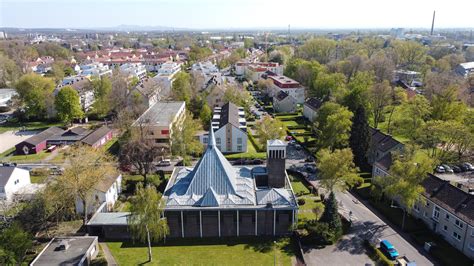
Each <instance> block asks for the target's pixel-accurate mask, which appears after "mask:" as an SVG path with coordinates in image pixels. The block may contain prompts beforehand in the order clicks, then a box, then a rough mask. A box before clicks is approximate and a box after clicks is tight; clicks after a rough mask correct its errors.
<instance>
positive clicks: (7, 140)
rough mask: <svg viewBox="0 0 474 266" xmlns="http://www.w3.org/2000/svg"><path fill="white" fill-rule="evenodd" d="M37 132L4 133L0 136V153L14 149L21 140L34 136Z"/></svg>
mask: <svg viewBox="0 0 474 266" xmlns="http://www.w3.org/2000/svg"><path fill="white" fill-rule="evenodd" d="M37 133H38V131H21V132H19V131H6V132H4V133H2V134H0V153H2V152H4V151H6V150H8V149H10V148H12V147H14V146H15V145H16V144H18V143H20V142H22V141H23V140H25V139H27V138H29V137H31V136H33V135H36V134H37Z"/></svg>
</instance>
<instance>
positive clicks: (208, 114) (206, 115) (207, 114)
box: [199, 103, 212, 128]
mask: <svg viewBox="0 0 474 266" xmlns="http://www.w3.org/2000/svg"><path fill="white" fill-rule="evenodd" d="M199 118H200V119H201V122H202V125H203V127H204V128H208V127H209V124H210V123H211V119H212V111H211V108H210V107H209V105H207V103H204V105H203V106H202V109H201V112H200V114H199Z"/></svg>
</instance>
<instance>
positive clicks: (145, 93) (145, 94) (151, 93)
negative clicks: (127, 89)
mask: <svg viewBox="0 0 474 266" xmlns="http://www.w3.org/2000/svg"><path fill="white" fill-rule="evenodd" d="M170 93H171V92H170V88H164V86H161V84H160V83H159V82H158V81H157V80H156V79H153V78H148V77H146V78H144V79H142V80H140V81H139V82H138V84H137V85H136V86H135V87H134V88H133V89H132V90H131V93H130V94H129V99H128V100H129V101H135V100H136V99H135V97H136V96H137V94H138V95H139V96H140V101H142V104H143V106H144V107H145V109H147V108H149V107H150V106H152V105H154V104H155V103H157V102H158V101H159V100H161V99H166V98H168V96H169V95H170Z"/></svg>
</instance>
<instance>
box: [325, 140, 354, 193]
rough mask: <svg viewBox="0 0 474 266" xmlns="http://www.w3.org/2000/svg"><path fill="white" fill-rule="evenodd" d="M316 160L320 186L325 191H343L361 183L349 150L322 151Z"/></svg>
mask: <svg viewBox="0 0 474 266" xmlns="http://www.w3.org/2000/svg"><path fill="white" fill-rule="evenodd" d="M316 158H317V163H316V165H317V167H318V169H319V172H320V173H319V178H320V180H321V185H322V186H323V187H324V188H326V189H327V190H329V191H331V192H332V191H335V190H345V189H347V188H350V187H352V186H354V185H356V184H358V183H361V182H363V179H362V178H361V177H360V176H359V174H358V169H357V167H355V164H354V157H353V155H352V151H351V149H348V148H346V149H342V150H334V151H330V150H328V149H322V150H320V151H319V152H318V153H317V155H316Z"/></svg>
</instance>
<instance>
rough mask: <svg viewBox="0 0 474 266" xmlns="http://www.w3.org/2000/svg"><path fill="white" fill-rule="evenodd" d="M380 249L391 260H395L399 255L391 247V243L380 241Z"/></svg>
mask: <svg viewBox="0 0 474 266" xmlns="http://www.w3.org/2000/svg"><path fill="white" fill-rule="evenodd" d="M380 249H381V250H382V251H383V252H385V254H387V255H388V256H389V258H390V259H391V260H394V259H396V258H397V257H398V256H399V255H400V254H398V251H397V250H396V249H395V248H394V247H393V245H392V243H390V242H388V240H382V241H380Z"/></svg>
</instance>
